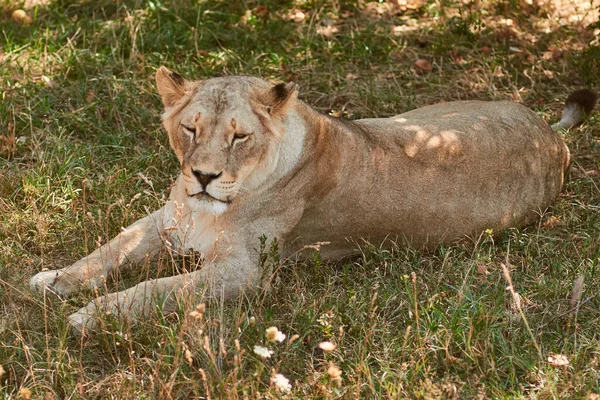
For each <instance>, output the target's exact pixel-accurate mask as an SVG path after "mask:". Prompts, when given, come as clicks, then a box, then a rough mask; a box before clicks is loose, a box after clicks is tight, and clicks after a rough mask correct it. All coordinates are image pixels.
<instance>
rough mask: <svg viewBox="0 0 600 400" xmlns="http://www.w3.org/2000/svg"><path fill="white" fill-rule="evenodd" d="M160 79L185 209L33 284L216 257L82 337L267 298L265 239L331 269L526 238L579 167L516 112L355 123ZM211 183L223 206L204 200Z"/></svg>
mask: <svg viewBox="0 0 600 400" xmlns="http://www.w3.org/2000/svg"><path fill="white" fill-rule="evenodd" d="M156 80H157V86H158V89H159V92H160V93H161V96H162V97H163V102H164V104H165V113H164V115H163V117H164V126H165V128H166V130H167V132H168V134H169V139H170V142H171V145H172V147H173V149H174V151H175V153H176V154H177V157H178V159H179V161H180V163H181V175H180V176H179V178H178V179H177V181H176V184H175V186H174V188H173V190H172V192H171V195H170V199H169V201H168V202H167V204H166V205H165V206H164V207H163V208H162V209H161V210H159V211H157V212H155V213H154V214H152V215H151V216H149V217H146V218H144V219H142V220H140V221H138V222H136V223H135V224H133V225H132V226H131V227H129V228H127V230H126V231H125V232H123V233H121V234H119V235H118V236H117V237H116V238H115V239H113V240H112V241H111V242H110V243H109V244H107V245H105V246H103V247H101V248H100V249H99V250H97V251H95V252H94V253H92V254H91V255H89V256H88V257H86V258H84V259H83V260H81V261H79V262H78V263H76V264H74V265H73V266H71V267H68V268H65V269H63V270H59V271H49V272H42V273H40V274H38V275H36V276H35V277H33V278H32V280H31V285H32V287H33V288H35V289H37V290H41V289H43V288H44V287H46V288H48V290H52V291H56V292H58V293H59V294H62V295H68V294H71V293H74V292H76V291H77V290H79V289H81V288H82V287H88V288H89V287H96V286H99V285H100V284H101V283H102V282H103V280H104V279H105V278H107V277H109V276H110V275H111V274H112V273H114V272H115V271H116V270H117V268H119V266H121V265H122V263H123V262H124V261H125V260H126V259H127V260H128V261H130V262H131V263H132V264H135V263H139V262H141V261H143V260H144V259H145V258H146V257H149V256H153V255H155V254H156V253H157V252H158V250H159V249H160V247H161V246H162V245H164V244H165V243H166V244H167V245H168V246H172V247H173V248H176V249H180V250H181V249H194V250H196V251H200V252H202V253H204V254H205V262H204V265H203V267H202V269H200V270H199V271H196V272H193V273H189V274H183V275H178V276H174V277H170V278H162V279H158V280H152V281H148V282H143V283H140V284H139V285H137V286H135V287H133V288H131V289H128V290H126V291H124V292H119V293H113V294H109V295H106V296H104V297H101V298H98V299H96V300H94V301H93V302H91V303H90V304H89V305H88V306H87V307H84V308H82V309H81V310H79V311H78V312H77V313H75V314H73V315H72V316H71V317H70V320H71V323H72V324H73V325H74V326H75V327H76V328H77V329H82V328H83V327H87V328H94V327H95V324H96V319H95V318H94V316H95V313H96V312H97V311H98V310H100V311H106V310H111V311H113V312H117V311H120V312H127V313H129V314H130V315H132V316H143V315H146V314H147V313H148V312H149V310H151V309H152V306H151V303H152V300H153V296H154V295H156V294H159V295H161V297H162V298H164V299H166V300H165V301H166V302H165V305H164V308H165V309H166V310H169V309H173V307H174V305H175V304H176V299H177V298H178V296H181V295H185V294H186V293H188V294H190V293H195V292H197V291H199V290H203V289H208V290H207V294H208V295H209V296H220V295H224V296H225V297H226V298H230V297H234V296H236V295H237V294H238V293H239V292H240V291H241V290H244V291H246V292H248V293H251V292H254V291H255V290H256V289H257V288H258V287H260V285H261V276H262V273H263V271H260V270H259V268H258V257H259V254H258V251H257V249H258V247H259V246H258V245H259V237H260V236H262V235H265V236H267V237H269V238H271V239H277V240H278V241H279V245H280V248H281V249H282V256H286V255H289V254H291V253H293V252H295V251H297V250H298V249H300V248H301V247H302V246H303V245H307V244H311V243H314V242H318V241H328V242H330V243H331V244H330V245H328V246H325V247H323V249H322V256H323V257H325V258H338V257H341V256H345V255H349V254H352V253H354V252H355V251H356V248H357V246H356V244H355V243H356V242H357V241H360V240H363V239H364V240H368V241H371V242H373V243H382V242H386V241H388V243H389V241H390V240H393V241H400V242H407V243H409V244H410V245H412V246H415V247H429V248H431V247H434V246H437V245H439V244H440V243H449V242H451V241H454V240H456V239H460V238H463V237H465V236H467V235H474V236H476V235H478V234H479V233H480V232H481V231H483V230H485V229H493V230H494V231H496V232H498V231H502V230H504V229H506V228H509V227H513V226H520V225H525V224H527V223H530V222H531V221H533V220H534V219H535V218H536V217H537V216H538V215H539V214H540V213H541V212H543V211H544V210H545V209H546V208H547V207H548V206H550V205H551V204H552V202H553V201H554V200H555V199H556V197H557V196H558V194H559V192H560V189H561V186H562V184H563V179H564V171H565V168H566V167H567V165H568V163H569V151H568V149H567V148H566V146H565V145H564V143H563V141H562V139H561V137H560V136H559V135H558V134H556V133H554V132H552V130H551V129H550V128H549V127H548V125H547V124H546V123H545V122H544V121H543V120H542V119H540V118H539V117H538V116H537V115H536V114H535V113H533V112H532V111H530V110H529V109H527V108H525V107H523V106H521V105H518V104H514V103H509V102H481V101H468V102H452V103H443V104H438V105H433V106H428V107H423V108H419V109H416V110H413V111H410V112H407V113H404V114H400V115H398V116H395V117H391V118H382V119H363V120H357V121H343V120H338V119H334V118H330V117H328V116H324V115H322V114H319V113H317V112H316V111H314V110H313V109H311V108H310V107H309V106H307V105H306V104H304V103H303V102H301V101H299V100H297V98H296V97H297V88H296V86H295V85H293V84H287V85H277V86H273V85H272V84H270V83H267V82H265V81H263V80H261V79H258V78H252V77H226V78H216V79H210V80H207V81H204V82H188V81H183V80H182V79H181V78H180V77H178V76H177V75H174V74H173V73H171V72H170V71H168V70H167V69H166V68H164V67H163V68H161V69H159V71H158V72H157V76H156ZM185 127H187V128H192V130H191V131H190V130H186V128H185ZM244 135H247V136H244ZM207 177H210V180H208V178H207ZM202 179H204V180H206V182H208V184H207V185H206V186H205V189H206V191H207V193H208V194H210V196H212V197H208V196H206V195H197V196H194V195H196V194H197V193H199V192H201V191H202V188H203V186H202V184H201V180H202Z"/></svg>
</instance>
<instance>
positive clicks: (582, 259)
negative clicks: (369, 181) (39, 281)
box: [0, 0, 600, 399]
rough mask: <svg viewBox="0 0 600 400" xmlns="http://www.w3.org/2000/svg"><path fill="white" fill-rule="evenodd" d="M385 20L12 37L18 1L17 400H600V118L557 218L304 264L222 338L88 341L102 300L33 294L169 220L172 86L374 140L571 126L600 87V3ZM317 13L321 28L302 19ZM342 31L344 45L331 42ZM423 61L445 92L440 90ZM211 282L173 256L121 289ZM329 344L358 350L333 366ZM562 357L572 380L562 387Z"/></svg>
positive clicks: (4, 10)
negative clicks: (580, 96) (81, 316)
mask: <svg viewBox="0 0 600 400" xmlns="http://www.w3.org/2000/svg"><path fill="white" fill-rule="evenodd" d="M232 3H233V5H232ZM566 3H568V4H566ZM377 4H379V5H377ZM382 4H383V3H371V4H368V5H367V4H366V3H364V2H354V1H277V0H270V1H266V2H261V3H260V4H259V2H257V1H246V2H221V1H217V0H206V1H200V2H185V1H181V0H173V1H160V0H159V1H100V2H95V1H82V2H76V1H50V2H49V3H47V4H40V5H38V6H36V7H35V8H32V9H30V10H29V12H30V14H31V15H32V17H34V23H33V24H32V25H31V26H21V25H19V24H17V23H14V22H13V21H11V20H10V15H11V12H12V11H13V10H14V9H16V8H18V7H19V6H20V4H19V3H13V2H11V1H8V0H4V1H3V2H0V28H1V29H0V30H1V34H2V39H1V40H0V44H1V45H2V47H1V48H0V98H1V101H0V127H2V129H1V131H0V366H2V367H3V369H4V371H5V372H4V374H3V375H2V376H0V397H3V398H13V397H15V398H18V396H19V393H21V392H20V391H21V390H22V389H24V388H27V389H29V390H31V392H32V393H33V398H48V399H50V398H55V399H59V398H81V399H89V398H117V399H123V398H131V399H134V398H135V399H137V398H140V399H144V398H161V399H162V398H181V399H185V398H194V397H202V396H203V397H205V398H206V397H209V396H210V397H211V398H279V397H280V394H278V392H277V390H276V389H275V387H274V386H273V384H272V383H271V382H270V378H271V376H273V375H274V373H281V374H283V375H285V376H286V377H287V378H289V379H290V382H291V383H292V392H291V393H290V394H288V395H286V396H287V397H288V398H315V399H321V398H330V399H333V398H525V397H529V398H569V399H570V398H598V397H593V396H592V395H593V394H596V395H598V394H600V383H599V382H600V345H599V343H600V329H599V328H600V295H599V292H598V288H599V287H600V239H599V237H600V189H599V187H600V137H599V136H598V133H597V132H598V128H599V127H600V119H599V117H598V115H595V116H593V117H592V118H591V120H590V121H589V122H588V123H586V124H585V125H583V126H582V127H580V128H577V129H574V130H572V131H570V132H568V133H567V134H566V140H567V142H568V143H569V146H570V148H571V150H572V152H573V166H572V168H571V171H570V180H569V181H568V183H567V184H566V187H565V189H564V191H563V194H562V195H561V197H560V198H559V200H558V202H557V203H556V205H555V207H554V208H553V209H552V210H550V211H549V212H547V213H546V214H545V215H544V216H543V217H542V218H541V220H540V222H539V223H538V224H534V225H533V226H530V227H526V228H524V229H519V230H517V229H515V230H511V231H509V232H506V233H504V234H502V235H500V237H495V238H492V237H490V236H489V235H487V234H483V235H482V236H481V237H479V238H472V239H466V240H465V241H464V242H462V243H458V244H456V245H454V246H452V247H447V248H439V249H437V250H436V251H435V252H433V253H421V252H418V251H415V250H412V249H407V248H402V247H398V248H395V249H393V251H387V250H381V249H380V248H379V247H378V246H377V244H373V245H365V246H364V247H363V252H362V256H361V257H357V258H355V259H350V260H345V261H342V262H339V263H336V264H326V263H322V262H321V261H320V259H319V258H318V256H314V257H309V258H308V259H302V260H290V261H288V262H286V263H285V264H284V265H283V266H282V268H281V269H280V270H279V272H278V274H277V276H276V277H275V282H276V284H275V286H274V288H273V290H272V291H271V292H270V293H268V294H266V295H263V296H258V297H257V298H252V299H241V300H239V301H238V302H231V303H226V304H223V305H219V304H209V305H208V307H207V311H206V314H205V315H204V317H203V318H202V319H199V320H195V319H193V318H191V317H190V316H189V315H188V313H189V311H190V310H192V309H193V306H194V305H195V304H194V302H189V303H186V304H182V307H181V309H180V311H179V312H177V313H175V314H169V315H163V314H162V313H161V312H160V308H158V309H157V312H156V315H154V316H153V317H152V318H149V319H147V320H144V321H141V322H140V323H138V324H135V325H131V324H129V323H128V322H127V321H121V320H119V319H116V318H111V317H107V318H106V321H105V325H104V326H103V329H102V332H101V333H100V334H98V335H95V336H92V337H89V338H86V339H83V340H82V339H80V338H77V337H74V336H72V335H71V334H70V333H69V329H68V326H67V325H66V316H67V315H69V314H70V313H72V312H74V311H75V310H76V309H78V308H79V307H81V306H83V305H85V304H86V303H87V302H88V301H89V300H90V298H91V296H92V295H91V294H82V295H78V296H76V297H75V298H72V299H68V300H61V299H58V298H56V297H52V296H50V297H47V298H46V299H43V298H42V297H40V296H37V295H35V294H33V293H31V292H30V291H29V288H28V284H27V283H28V280H29V278H30V277H31V276H32V275H33V274H34V273H36V272H38V271H39V270H41V269H42V268H50V269H54V268H60V267H64V266H67V265H69V264H70V263H72V262H74V261H76V260H78V259H79V258H80V257H82V256H84V255H85V254H87V253H88V252H90V251H92V250H93V249H95V248H96V246H97V243H98V241H99V240H100V241H101V242H106V240H107V239H108V238H110V237H112V236H114V235H116V234H117V233H118V232H119V230H120V227H121V226H126V225H128V224H130V223H132V222H133V221H135V220H136V219H138V218H140V217H142V216H144V215H146V214H147V212H148V210H154V209H156V208H158V207H160V205H161V204H163V202H164V200H165V196H166V195H167V193H168V191H167V190H168V187H169V185H170V184H171V183H172V181H173V179H174V178H175V176H176V174H177V169H178V167H177V162H176V158H175V156H174V155H173V154H172V153H171V151H170V150H169V147H168V140H167V138H166V135H165V133H164V132H163V130H162V128H161V127H160V118H159V116H160V112H161V102H160V99H159V97H158V95H157V94H156V91H155V88H154V81H153V75H154V72H155V70H156V68H157V67H159V66H160V65H167V66H168V67H170V68H172V69H175V70H177V71H179V72H180V73H182V74H184V75H187V76H189V77H194V78H208V77H213V76H221V75H226V74H252V75H258V76H261V77H263V78H267V79H274V80H284V81H287V80H290V79H294V80H295V81H296V82H297V83H298V84H299V85H300V88H301V95H300V97H301V98H302V99H303V100H305V101H307V102H308V103H309V104H311V105H313V106H314V107H315V108H316V109H318V110H320V111H323V112H326V113H331V114H333V115H339V116H344V117H352V118H360V117H384V116H390V115H393V114H397V113H400V112H403V111H406V110H409V109H412V108H415V107H418V106H421V105H426V104H431V103H435V102H438V101H442V100H443V101H450V100H457V99H487V100H500V99H510V100H514V101H519V102H522V103H524V104H526V105H527V106H529V107H531V108H533V109H535V110H536V111H538V112H539V113H540V114H541V115H542V116H544V117H545V118H546V119H548V120H549V121H555V120H556V119H557V117H558V115H559V113H560V109H561V107H562V101H563V100H564V98H565V97H566V95H567V93H568V91H569V90H572V89H574V88H579V87H583V86H585V85H588V86H590V87H592V88H597V87H598V86H597V85H598V83H599V81H598V76H600V71H599V70H598V62H597V55H598V52H599V50H598V49H599V47H598V43H597V40H598V39H597V37H596V38H594V36H593V29H592V28H589V29H587V28H586V26H587V24H589V23H590V22H597V19H598V17H597V10H594V9H593V8H592V9H590V10H589V12H588V13H587V14H586V13H582V14H581V17H582V18H583V21H584V22H581V23H579V22H569V21H568V19H567V18H566V17H567V16H568V14H572V15H574V14H575V11H573V10H574V9H573V7H575V6H580V5H581V4H579V3H578V2H565V4H564V5H563V8H561V7H559V9H558V10H555V9H551V8H544V6H542V7H541V8H536V7H533V6H527V5H526V3H522V4H521V3H519V2H513V1H510V2H502V1H492V2H490V1H484V2H482V3H481V4H479V5H477V4H471V5H465V4H462V3H460V4H459V3H456V2H454V1H452V0H451V1H443V2H430V3H427V4H423V5H422V6H420V7H418V8H417V9H415V10H408V11H402V10H396V11H393V12H388V11H386V9H385V4H383V5H382ZM461 4H462V5H461ZM261 5H262V6H261ZM263 6H264V7H263ZM377 7H380V8H381V7H384V9H382V10H383V11H384V12H383V14H377V13H376V12H375V11H371V13H369V12H367V10H374V9H376V8H377ZM569 7H571V8H569ZM297 11H302V12H303V13H304V14H305V19H304V20H302V21H299V22H294V21H291V20H289V18H288V16H289V15H291V14H295V13H296V12H297ZM557 17H560V18H562V19H560V20H557V19H556V18H557ZM506 19H510V21H511V22H507V21H506ZM332 24H333V25H332ZM327 26H333V27H335V28H337V30H338V32H333V34H332V35H331V36H325V35H323V34H321V33H319V32H323V29H324V28H326V27H327ZM394 27H395V28H394ZM394 32H395V33H394ZM417 59H426V60H428V61H429V62H430V63H431V64H432V65H433V70H432V71H431V72H430V73H426V74H420V73H419V72H418V71H417V70H416V68H415V65H414V62H415V61H416V60H417ZM142 176H144V177H147V179H143V178H142ZM148 179H149V180H150V181H151V184H150V183H149V182H148ZM138 195H139V197H135V196H138ZM271 258H272V257H271ZM507 260H508V267H509V269H510V273H511V277H512V281H513V284H514V289H515V290H516V291H517V292H518V293H519V295H520V296H521V300H520V304H521V309H522V312H523V314H522V315H521V314H520V312H519V310H518V308H517V307H516V306H515V303H514V301H513V299H512V298H511V297H510V294H509V293H508V292H507V290H506V286H507V282H506V279H505V277H504V275H503V273H502V268H501V265H502V264H506V262H507ZM193 261H194V260H193V259H190V258H188V257H183V258H182V257H177V258H172V257H170V256H169V255H168V254H163V255H162V257H161V258H160V259H159V261H158V262H156V263H152V264H151V265H148V266H146V267H147V268H144V271H143V273H142V275H141V276H140V275H137V274H133V273H128V274H125V275H124V276H123V279H122V280H121V281H120V282H119V283H118V286H119V287H120V288H125V287H127V286H130V285H132V284H134V283H136V282H138V281H139V280H143V279H146V278H145V277H146V275H147V274H150V275H149V276H153V275H154V274H157V273H158V274H172V273H176V272H177V271H179V270H181V268H182V267H183V266H184V265H185V264H186V263H189V262H193ZM580 276H583V279H584V289H583V292H582V293H581V296H580V298H579V302H578V304H579V307H577V308H576V310H572V309H571V292H572V290H573V284H574V281H575V280H576V279H577V278H578V277H580ZM108 290H110V291H114V290H116V287H115V284H114V283H109V284H108ZM522 316H524V317H525V320H526V321H527V325H528V326H529V327H530V331H529V330H528V329H527V325H526V324H525V322H524V321H523V318H522ZM270 326H277V327H278V328H279V329H280V330H281V331H283V332H284V333H285V334H286V335H287V338H288V339H289V338H291V337H292V336H293V335H298V337H297V339H295V340H294V341H293V342H292V343H289V340H288V339H286V341H285V342H284V343H281V344H270V343H269V344H268V346H269V347H270V348H271V349H272V350H274V354H273V356H272V357H271V358H269V359H264V360H263V359H261V358H260V357H259V356H257V355H256V354H254V352H253V347H254V346H255V345H267V344H266V343H265V342H266V339H265V329H266V328H268V327H270ZM322 341H332V342H334V343H336V344H337V348H336V349H335V350H334V351H333V352H331V353H324V352H323V351H322V350H320V349H319V347H318V344H319V343H320V342H322ZM538 349H539V352H538ZM540 352H541V357H540ZM552 354H562V355H565V356H566V357H567V358H568V360H569V361H570V365H569V366H568V367H556V366H553V365H551V363H549V362H548V361H547V358H548V356H550V355H552ZM331 364H333V365H336V366H337V367H339V368H340V369H341V370H342V382H341V384H339V385H338V384H336V383H335V382H333V381H332V379H331V378H330V377H329V375H328V373H327V370H328V368H329V367H330V365H331ZM23 395H24V396H25V397H26V395H25V394H23ZM589 396H592V397H589Z"/></svg>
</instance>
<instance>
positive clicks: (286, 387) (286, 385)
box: [271, 374, 292, 393]
mask: <svg viewBox="0 0 600 400" xmlns="http://www.w3.org/2000/svg"><path fill="white" fill-rule="evenodd" d="M271 379H272V380H273V383H274V384H275V386H277V388H279V390H281V391H282V392H284V393H287V392H289V391H290V390H292V385H291V384H290V380H289V379H288V378H286V377H285V376H283V375H281V374H277V375H275V376H274V377H273V378H271Z"/></svg>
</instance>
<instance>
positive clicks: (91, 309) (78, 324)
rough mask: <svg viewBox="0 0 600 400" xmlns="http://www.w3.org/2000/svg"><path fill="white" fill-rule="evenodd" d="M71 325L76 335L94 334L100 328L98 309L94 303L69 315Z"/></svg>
mask: <svg viewBox="0 0 600 400" xmlns="http://www.w3.org/2000/svg"><path fill="white" fill-rule="evenodd" d="M68 320H69V324H70V325H71V329H72V330H73V333H74V334H75V335H81V334H86V333H89V332H93V331H95V330H96V329H97V328H98V309H97V308H96V305H95V304H94V302H91V303H90V304H88V305H87V306H86V307H83V308H80V309H79V311H77V312H76V313H73V314H71V315H69V317H68Z"/></svg>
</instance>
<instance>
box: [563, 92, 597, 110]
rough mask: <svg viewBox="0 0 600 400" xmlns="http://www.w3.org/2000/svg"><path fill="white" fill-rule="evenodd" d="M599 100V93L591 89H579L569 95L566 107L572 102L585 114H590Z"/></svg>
mask: <svg viewBox="0 0 600 400" xmlns="http://www.w3.org/2000/svg"><path fill="white" fill-rule="evenodd" d="M597 100H598V95H597V94H596V93H595V92H593V91H591V90H589V89H579V90H576V91H574V92H573V93H571V94H570V95H569V97H567V101H566V102H565V107H568V106H569V105H570V104H576V105H578V106H579V107H581V109H582V110H583V112H585V115H590V113H591V112H592V110H593V109H594V107H595V106H596V101H597Z"/></svg>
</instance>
